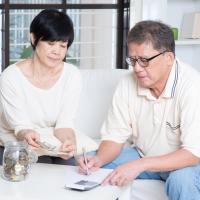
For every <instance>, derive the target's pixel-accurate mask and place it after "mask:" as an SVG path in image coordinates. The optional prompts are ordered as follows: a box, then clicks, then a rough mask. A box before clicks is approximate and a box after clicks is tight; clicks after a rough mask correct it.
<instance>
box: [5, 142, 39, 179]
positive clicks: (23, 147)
mask: <svg viewBox="0 0 200 200" xmlns="http://www.w3.org/2000/svg"><path fill="white" fill-rule="evenodd" d="M4 147H5V149H4V153H3V178H4V179H6V180H8V181H22V180H24V179H25V178H26V176H27V175H28V174H29V171H30V167H31V164H33V163H36V162H37V155H36V153H35V152H33V151H31V150H30V149H29V148H28V145H27V144H26V143H24V142H7V143H5V146H4Z"/></svg>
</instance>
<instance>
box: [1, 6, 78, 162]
mask: <svg viewBox="0 0 200 200" xmlns="http://www.w3.org/2000/svg"><path fill="white" fill-rule="evenodd" d="M30 39H31V45H32V47H33V50H34V53H33V56H32V57H31V58H28V59H25V60H22V61H20V62H17V63H15V64H12V65H10V66H8V67H7V68H6V69H5V70H4V72H3V73H2V75H1V79H0V102H1V108H2V109H1V110H0V114H1V119H0V142H1V144H2V147H1V152H2V151H3V145H4V144H5V142H6V141H10V140H24V141H25V142H27V143H28V145H29V146H30V147H31V148H32V149H35V150H36V151H37V150H39V149H41V148H44V146H45V144H46V143H44V142H46V141H42V138H43V135H45V134H47V135H48V134H49V135H50V134H52V137H55V138H56V140H57V141H59V142H60V145H59V149H57V154H56V155H54V157H53V156H41V157H39V162H46V163H56V164H70V163H71V161H72V159H70V158H71V157H72V156H73V155H74V154H75V152H76V139H75V134H74V118H75V114H76V110H77V107H78V101H79V96H80V90H81V77H80V72H79V70H78V69H77V68H76V67H74V66H73V65H71V64H67V63H65V62H63V60H64V59H65V57H66V53H67V50H68V48H69V47H70V46H71V44H72V42H73V39H74V29H73V23H72V21H71V19H70V18H69V16H68V15H66V14H65V13H63V12H60V11H58V10H53V9H51V10H43V11H41V12H40V13H39V14H38V15H37V16H36V17H35V18H34V19H33V21H32V23H31V25H30ZM45 131H47V132H48V133H44V132H45ZM44 138H45V137H44ZM44 138H43V139H44ZM46 138H48V137H46ZM59 142H58V143H59Z"/></svg>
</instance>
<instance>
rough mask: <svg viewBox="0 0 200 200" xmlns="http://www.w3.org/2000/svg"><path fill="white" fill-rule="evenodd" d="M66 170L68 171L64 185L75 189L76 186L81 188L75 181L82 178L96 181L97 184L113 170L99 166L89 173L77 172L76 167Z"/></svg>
mask: <svg viewBox="0 0 200 200" xmlns="http://www.w3.org/2000/svg"><path fill="white" fill-rule="evenodd" d="M68 170H69V171H68V175H67V179H66V184H65V187H68V188H77V189H78V188H79V189H81V188H82V187H81V186H78V185H77V184H75V183H77V182H79V181H82V180H83V181H92V182H96V183H97V184H98V185H99V184H101V182H102V181H103V180H104V179H105V178H106V176H107V175H108V174H109V173H111V172H112V171H113V170H112V169H103V168H100V169H99V170H97V171H96V172H93V173H91V174H90V175H84V174H80V173H78V168H70V167H69V168H68Z"/></svg>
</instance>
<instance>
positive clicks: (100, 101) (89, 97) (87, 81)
mask: <svg viewBox="0 0 200 200" xmlns="http://www.w3.org/2000/svg"><path fill="white" fill-rule="evenodd" d="M80 71H81V75H82V80H83V87H82V93H81V98H80V103H79V108H78V112H77V119H76V123H75V127H76V128H77V129H78V130H81V131H82V132H84V133H85V134H87V135H88V136H90V137H91V138H94V139H98V138H100V134H99V133H100V129H101V125H102V123H103V121H104V119H105V117H106V115H107V111H108V108H109V106H110V103H111V100H112V96H113V93H114V91H115V88H116V86H117V84H118V82H119V80H120V79H121V78H122V76H124V75H125V74H127V73H131V71H129V70H123V69H95V70H91V69H82V70H80Z"/></svg>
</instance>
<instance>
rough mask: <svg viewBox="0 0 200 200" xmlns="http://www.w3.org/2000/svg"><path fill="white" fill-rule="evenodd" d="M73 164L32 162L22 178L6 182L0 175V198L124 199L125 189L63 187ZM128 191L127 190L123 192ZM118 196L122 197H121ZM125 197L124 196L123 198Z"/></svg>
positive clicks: (18, 199)
mask: <svg viewBox="0 0 200 200" xmlns="http://www.w3.org/2000/svg"><path fill="white" fill-rule="evenodd" d="M71 168H73V166H66V165H54V164H39V163H37V164H35V165H33V166H32V169H31V173H30V175H29V176H28V177H27V179H26V180H25V181H21V182H9V181H6V180H4V179H2V177H0V200H57V199H58V200H64V199H66V200H83V199H85V200H116V199H117V198H118V197H119V199H120V200H122V199H125V198H126V197H125V198H124V197H123V196H126V195H124V193H125V192H124V190H126V189H124V188H119V187H116V186H111V185H108V186H100V187H97V188H95V189H92V190H90V191H84V192H80V191H73V190H67V189H65V188H64V185H65V182H66V179H67V178H68V175H67V174H68V173H70V169H71ZM0 170H1V172H2V166H0ZM126 193H127V191H126ZM120 197H121V198H120ZM126 200H127V198H126Z"/></svg>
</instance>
